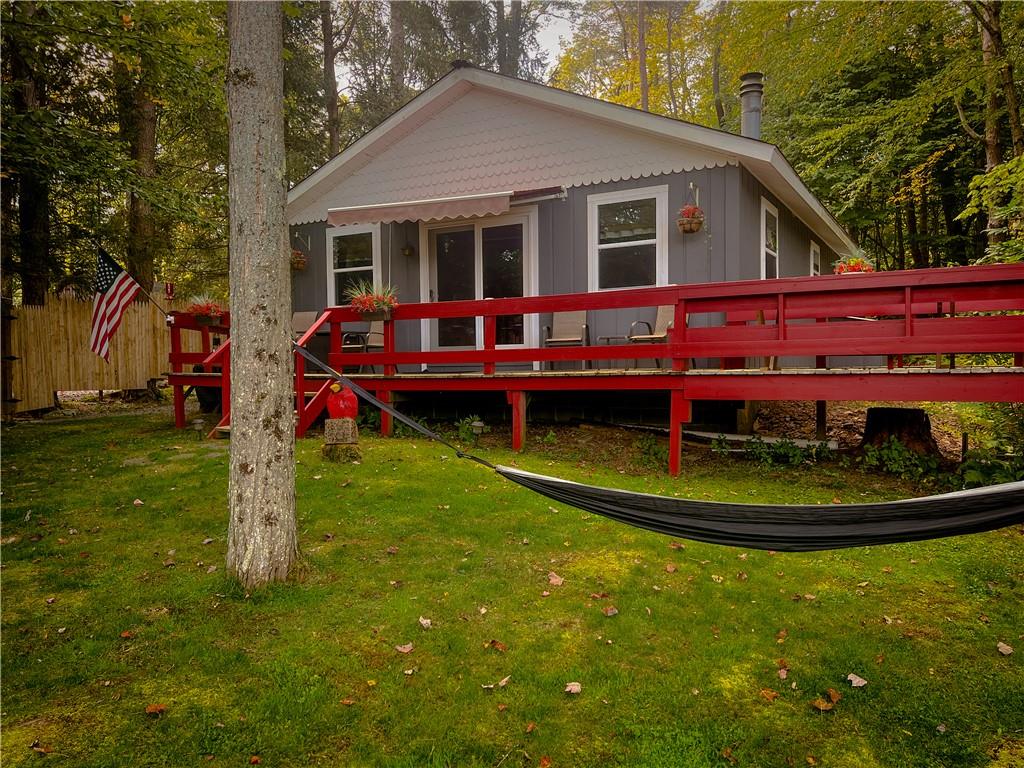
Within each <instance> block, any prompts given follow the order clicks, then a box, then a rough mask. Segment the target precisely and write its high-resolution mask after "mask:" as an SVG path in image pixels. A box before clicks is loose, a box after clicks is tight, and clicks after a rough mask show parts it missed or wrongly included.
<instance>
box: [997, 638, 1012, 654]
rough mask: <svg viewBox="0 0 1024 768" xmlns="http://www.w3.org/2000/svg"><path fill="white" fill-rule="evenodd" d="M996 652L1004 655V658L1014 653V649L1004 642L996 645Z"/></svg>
mask: <svg viewBox="0 0 1024 768" xmlns="http://www.w3.org/2000/svg"><path fill="white" fill-rule="evenodd" d="M996 650H998V651H999V652H1000V653H1001V654H1003V656H1009V655H1010V654H1011V653H1013V648H1011V647H1010V646H1009V645H1007V644H1006V643H1004V642H1002V641H1000V642H998V643H996Z"/></svg>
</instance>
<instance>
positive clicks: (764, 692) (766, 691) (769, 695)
mask: <svg viewBox="0 0 1024 768" xmlns="http://www.w3.org/2000/svg"><path fill="white" fill-rule="evenodd" d="M761 696H762V697H763V698H765V699H767V700H768V702H769V703H770V702H773V701H775V700H776V699H777V698H779V692H778V691H773V690H772V689H771V688H762V689H761Z"/></svg>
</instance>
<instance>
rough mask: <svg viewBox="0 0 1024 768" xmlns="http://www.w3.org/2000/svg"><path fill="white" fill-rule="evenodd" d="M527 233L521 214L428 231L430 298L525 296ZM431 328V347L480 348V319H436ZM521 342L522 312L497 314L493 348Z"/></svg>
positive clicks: (523, 340)
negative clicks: (517, 313) (494, 345)
mask: <svg viewBox="0 0 1024 768" xmlns="http://www.w3.org/2000/svg"><path fill="white" fill-rule="evenodd" d="M526 234H527V217H525V216H502V217H500V218H498V219H494V220H484V221H480V222H475V223H467V224H465V225H461V226H452V227H436V228H432V229H430V230H429V232H428V244H429V248H430V300H431V301H458V300H466V299H506V298H516V297H519V296H525V295H526V293H527V279H526V277H527V274H526V273H527V260H526V254H525V248H526ZM431 326H432V327H431V332H430V341H431V346H432V347H433V348H434V349H439V348H444V349H452V348H464V349H467V348H468V349H474V348H479V347H482V346H483V321H482V319H480V318H477V317H472V316H470V317H451V318H441V319H438V320H436V321H434V322H433V323H432V324H431ZM525 341H526V339H525V325H524V321H523V316H522V315H507V316H502V317H499V318H498V320H497V338H496V343H497V345H498V346H515V345H522V344H524V343H525Z"/></svg>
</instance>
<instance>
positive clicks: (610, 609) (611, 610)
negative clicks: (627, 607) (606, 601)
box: [601, 605, 619, 616]
mask: <svg viewBox="0 0 1024 768" xmlns="http://www.w3.org/2000/svg"><path fill="white" fill-rule="evenodd" d="M618 612H619V609H618V608H616V607H615V606H614V605H606V606H605V607H604V608H602V609H601V613H603V614H604V615H605V616H615V615H616V614H618Z"/></svg>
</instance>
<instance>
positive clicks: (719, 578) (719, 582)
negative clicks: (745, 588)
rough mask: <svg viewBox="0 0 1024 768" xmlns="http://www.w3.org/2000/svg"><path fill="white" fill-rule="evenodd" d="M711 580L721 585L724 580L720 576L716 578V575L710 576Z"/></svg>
mask: <svg viewBox="0 0 1024 768" xmlns="http://www.w3.org/2000/svg"><path fill="white" fill-rule="evenodd" d="M711 580H712V581H713V582H715V584H721V583H722V582H723V581H725V579H723V578H722V577H721V576H718V575H717V574H711Z"/></svg>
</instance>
